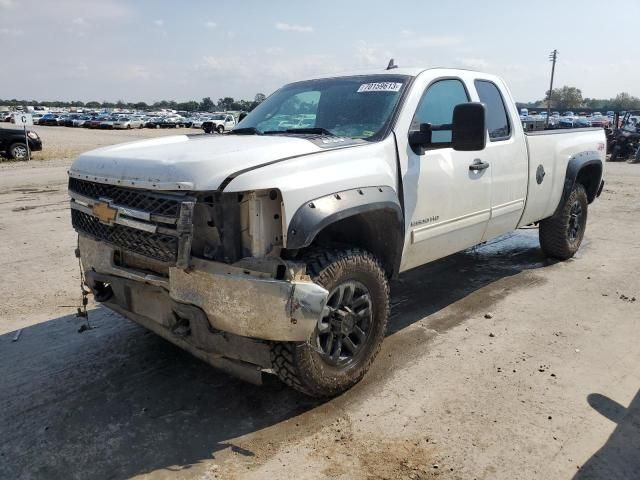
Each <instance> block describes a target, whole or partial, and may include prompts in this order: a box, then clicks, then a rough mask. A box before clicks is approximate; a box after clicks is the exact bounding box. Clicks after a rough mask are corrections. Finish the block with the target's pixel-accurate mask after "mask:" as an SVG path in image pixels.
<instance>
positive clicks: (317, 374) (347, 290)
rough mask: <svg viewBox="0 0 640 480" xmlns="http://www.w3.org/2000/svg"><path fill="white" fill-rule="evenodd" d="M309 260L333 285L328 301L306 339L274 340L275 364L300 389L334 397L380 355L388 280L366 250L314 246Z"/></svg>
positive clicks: (314, 273)
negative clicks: (295, 340) (326, 249)
mask: <svg viewBox="0 0 640 480" xmlns="http://www.w3.org/2000/svg"><path fill="white" fill-rule="evenodd" d="M305 260H306V263H307V273H308V274H309V275H310V276H311V278H312V279H313V281H314V282H315V283H317V284H319V285H322V286H323V287H324V288H326V289H327V290H328V291H329V299H328V301H327V307H326V308H325V312H323V318H322V320H321V321H320V322H319V327H316V330H315V331H314V333H313V334H312V335H311V338H310V339H309V341H308V342H278V343H274V344H273V345H272V348H271V362H272V368H273V370H274V372H275V373H276V374H277V375H278V377H279V378H280V379H281V380H282V381H283V382H284V383H286V384H287V385H289V386H290V387H292V388H294V389H296V390H298V391H300V392H302V393H305V394H307V395H310V396H313V397H332V396H335V395H338V394H340V393H342V392H344V391H345V390H348V389H349V388H351V387H352V386H354V385H355V384H356V383H358V382H359V381H360V380H361V379H362V377H363V376H364V375H365V373H366V372H367V371H368V370H369V367H370V366H371V364H372V363H373V361H374V359H375V358H376V355H377V354H378V351H379V350H380V345H381V344H382V340H383V339H384V336H385V333H386V328H387V322H388V319H389V283H388V281H387V278H386V276H385V274H384V271H383V269H382V267H381V266H380V264H379V263H378V261H377V260H376V258H375V257H374V256H373V255H371V254H370V253H368V252H365V251H363V250H359V249H349V250H340V251H320V252H314V253H313V254H310V255H309V256H307V257H306V259H305ZM367 309H368V310H369V311H368V312H367ZM338 345H339V346H338ZM343 349H344V351H343ZM331 352H333V354H331ZM343 356H344V358H343Z"/></svg>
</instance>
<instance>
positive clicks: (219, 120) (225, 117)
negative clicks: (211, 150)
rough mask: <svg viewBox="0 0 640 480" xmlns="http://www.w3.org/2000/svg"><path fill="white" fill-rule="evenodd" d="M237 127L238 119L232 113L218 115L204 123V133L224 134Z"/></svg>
mask: <svg viewBox="0 0 640 480" xmlns="http://www.w3.org/2000/svg"><path fill="white" fill-rule="evenodd" d="M235 126H236V119H235V117H234V116H233V115H231V114H230V113H217V114H215V115H212V116H211V117H209V118H208V119H207V120H205V121H203V122H202V130H204V133H213V132H218V133H224V132H227V131H229V130H233V127H235Z"/></svg>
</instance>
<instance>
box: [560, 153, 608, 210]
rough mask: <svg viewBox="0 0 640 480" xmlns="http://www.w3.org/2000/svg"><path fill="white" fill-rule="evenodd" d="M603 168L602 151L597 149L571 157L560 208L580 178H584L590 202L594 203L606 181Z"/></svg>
mask: <svg viewBox="0 0 640 480" xmlns="http://www.w3.org/2000/svg"><path fill="white" fill-rule="evenodd" d="M603 170H604V169H603V165H602V160H601V159H600V152H597V151H595V150H593V151H585V152H581V153H578V154H577V155H574V156H573V157H571V158H570V159H569V163H568V164H567V172H566V174H565V177H564V187H563V190H562V198H561V200H560V203H559V205H558V208H560V206H561V205H563V204H564V202H565V201H566V200H567V198H569V195H571V191H572V190H573V186H574V185H575V183H576V181H578V179H581V180H583V182H584V183H585V189H586V191H587V199H588V200H589V203H592V202H593V201H594V200H595V199H596V197H598V196H599V195H600V192H602V187H603V186H604V182H603V180H602V175H603ZM585 174H586V176H585Z"/></svg>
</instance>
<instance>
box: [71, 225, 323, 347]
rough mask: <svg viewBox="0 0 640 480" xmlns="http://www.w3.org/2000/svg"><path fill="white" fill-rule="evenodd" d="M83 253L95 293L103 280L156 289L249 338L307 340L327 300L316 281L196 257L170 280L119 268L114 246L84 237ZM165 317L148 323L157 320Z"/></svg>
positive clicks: (173, 269)
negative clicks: (275, 275)
mask: <svg viewBox="0 0 640 480" xmlns="http://www.w3.org/2000/svg"><path fill="white" fill-rule="evenodd" d="M79 248H80V255H81V260H82V264H83V268H84V270H85V273H86V277H87V281H88V283H89V287H90V288H92V289H94V287H95V286H96V283H95V282H97V281H101V280H100V278H99V277H100V275H107V276H109V277H110V278H111V279H112V280H111V281H112V282H117V281H118V279H123V280H131V281H136V282H141V283H143V284H147V285H154V286H156V287H160V288H161V289H164V290H165V291H166V292H167V294H168V297H169V298H170V299H171V300H173V301H175V302H178V303H181V304H187V305H193V306H195V307H197V308H199V309H201V310H202V311H203V312H204V313H205V314H206V317H207V320H208V322H209V324H210V326H211V328H213V329H215V330H218V331H223V332H229V333H233V334H235V335H240V336H244V337H252V338H258V339H262V340H273V341H307V340H308V339H309V338H310V337H311V334H312V333H313V331H314V329H315V328H316V325H317V322H318V319H319V318H320V316H321V314H322V310H323V309H324V306H325V303H326V301H327V296H328V292H327V290H325V289H324V288H322V287H321V286H320V285H317V284H315V283H313V282H311V281H305V280H298V281H284V280H275V279H274V278H272V277H271V276H269V275H268V274H264V273H260V272H252V271H250V270H247V269H246V268H236V267H233V266H231V265H226V264H221V263H217V262H210V261H206V260H200V259H195V258H194V259H192V260H191V266H190V267H189V268H188V269H182V268H177V267H170V268H169V278H168V279H167V278H166V277H161V276H157V275H153V274H149V273H145V272H141V271H137V270H133V269H128V268H123V267H119V266H117V265H115V264H114V262H113V258H114V253H115V252H114V247H112V246H110V245H109V244H107V243H105V242H99V241H96V240H93V239H91V238H89V237H86V236H84V235H80V239H79ZM123 307H124V308H134V307H131V306H129V307H127V306H123ZM132 311H135V310H132ZM160 313H161V312H156V313H155V314H153V315H152V316H150V317H149V318H151V320H155V321H157V318H158V316H161V315H160ZM154 317H155V318H154ZM132 319H133V320H136V319H135V318H132Z"/></svg>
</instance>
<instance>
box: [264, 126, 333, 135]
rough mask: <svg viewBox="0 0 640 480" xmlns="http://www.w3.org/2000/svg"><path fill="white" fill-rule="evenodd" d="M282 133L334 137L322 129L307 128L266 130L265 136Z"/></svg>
mask: <svg viewBox="0 0 640 480" xmlns="http://www.w3.org/2000/svg"><path fill="white" fill-rule="evenodd" d="M279 133H280V134H282V133H300V134H302V135H305V134H306V135H309V134H311V135H327V136H329V137H335V134H333V133H332V132H330V131H329V130H327V129H326V128H322V127H307V128H287V129H286V130H267V131H266V132H264V134H265V135H277V134H279Z"/></svg>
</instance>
